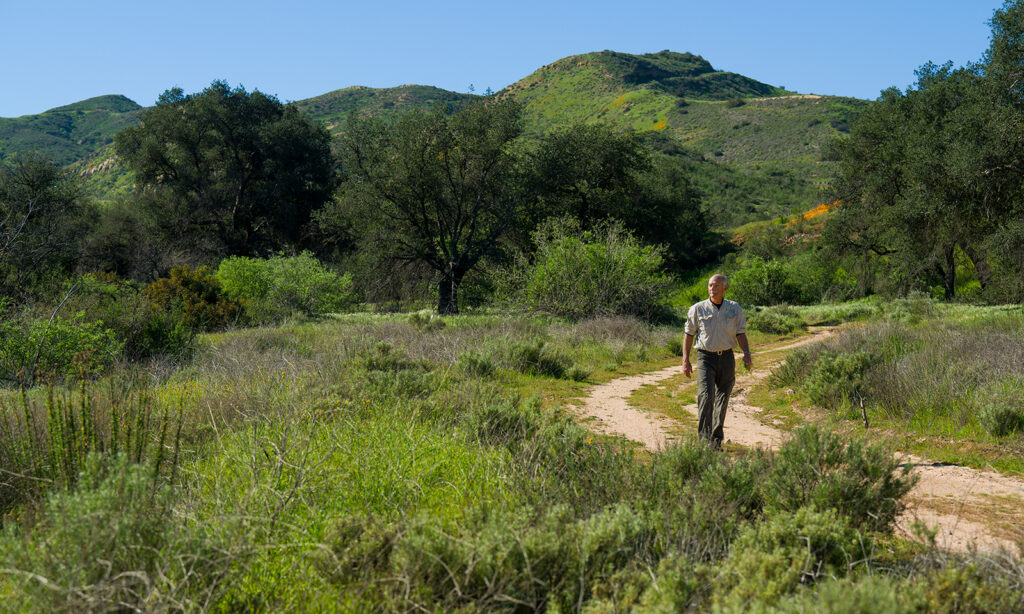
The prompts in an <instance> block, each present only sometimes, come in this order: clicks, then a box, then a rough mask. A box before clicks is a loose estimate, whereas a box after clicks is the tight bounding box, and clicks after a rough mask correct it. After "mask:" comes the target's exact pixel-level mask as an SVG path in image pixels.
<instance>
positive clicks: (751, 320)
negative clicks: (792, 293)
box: [747, 305, 806, 335]
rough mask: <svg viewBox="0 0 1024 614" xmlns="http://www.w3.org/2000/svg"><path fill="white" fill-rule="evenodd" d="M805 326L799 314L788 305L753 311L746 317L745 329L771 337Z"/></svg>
mask: <svg viewBox="0 0 1024 614" xmlns="http://www.w3.org/2000/svg"><path fill="white" fill-rule="evenodd" d="M805 326H806V323H805V322H804V320H803V318H801V317H800V314H799V313H797V312H796V310H794V309H793V308H792V307H789V306H788V305H781V306H775V307H768V308H767V309H755V310H754V311H753V313H751V314H750V315H749V316H748V317H747V328H749V329H751V330H756V331H760V332H762V333H768V334H771V335H786V334H789V333H792V332H794V331H797V330H800V329H802V328H804V327H805Z"/></svg>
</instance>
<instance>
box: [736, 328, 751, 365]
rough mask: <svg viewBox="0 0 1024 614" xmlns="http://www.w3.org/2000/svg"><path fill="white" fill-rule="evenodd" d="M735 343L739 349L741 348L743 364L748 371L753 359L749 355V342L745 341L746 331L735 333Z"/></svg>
mask: <svg viewBox="0 0 1024 614" xmlns="http://www.w3.org/2000/svg"><path fill="white" fill-rule="evenodd" d="M736 343H739V344H740V349H741V350H743V365H744V366H746V367H747V371H749V370H750V369H752V368H753V367H754V359H753V358H751V357H750V344H749V343H747V333H740V334H738V335H736Z"/></svg>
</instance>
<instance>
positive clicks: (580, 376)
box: [565, 365, 593, 382]
mask: <svg viewBox="0 0 1024 614" xmlns="http://www.w3.org/2000/svg"><path fill="white" fill-rule="evenodd" d="M591 373H593V371H591V370H590V369H588V368H586V367H582V366H580V365H573V366H571V367H569V368H568V369H567V370H566V372H565V378H566V379H571V380H572V381H574V382H582V381H584V380H586V379H587V378H588V377H590V374H591Z"/></svg>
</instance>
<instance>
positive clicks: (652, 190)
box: [528, 124, 708, 266]
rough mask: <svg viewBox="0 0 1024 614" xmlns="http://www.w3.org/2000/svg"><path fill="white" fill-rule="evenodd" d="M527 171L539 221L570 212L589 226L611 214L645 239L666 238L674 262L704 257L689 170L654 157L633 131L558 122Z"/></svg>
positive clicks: (704, 225)
mask: <svg viewBox="0 0 1024 614" xmlns="http://www.w3.org/2000/svg"><path fill="white" fill-rule="evenodd" d="M529 175H530V176H529V179H528V181H529V185H530V187H529V190H530V192H531V194H532V195H533V197H534V198H537V199H538V200H539V202H538V212H537V215H538V217H539V218H541V219H543V218H544V217H550V216H555V217H561V216H571V217H574V218H576V219H577V220H578V221H579V223H580V227H581V228H582V229H583V230H593V229H595V228H596V227H597V226H598V225H599V224H600V223H602V222H607V221H608V220H609V219H613V218H614V219H617V220H619V221H620V222H621V223H622V224H623V225H624V227H625V228H626V229H628V230H629V231H630V232H631V233H632V234H634V235H635V236H637V237H639V238H640V239H642V240H643V241H644V242H646V243H652V244H655V243H663V244H665V245H666V247H667V250H666V251H667V255H668V257H669V260H670V261H671V262H672V263H673V264H675V265H677V266H683V265H686V264H692V263H694V262H697V261H699V260H700V259H701V258H702V257H704V256H705V254H703V250H702V249H701V244H702V241H703V240H704V239H705V235H706V234H707V230H708V222H707V216H706V215H705V212H704V210H703V208H702V207H701V200H700V196H699V194H698V193H697V191H696V190H694V189H693V188H692V187H691V185H690V182H689V179H688V175H689V172H688V170H687V169H686V168H685V167H684V166H683V165H682V164H680V163H678V162H677V161H675V160H673V159H671V158H668V157H666V156H658V157H656V158H652V156H651V154H650V153H649V151H648V149H647V147H646V146H645V144H644V142H643V139H642V138H641V137H640V136H639V135H637V134H631V133H620V132H618V131H617V130H616V129H615V128H613V127H611V126H610V125H605V124H578V125H574V126H569V127H565V128H556V129H554V130H552V131H551V132H549V133H547V134H545V135H544V136H542V137H541V138H540V140H539V143H538V144H537V145H536V146H535V148H534V149H533V150H532V154H531V161H530V164H529Z"/></svg>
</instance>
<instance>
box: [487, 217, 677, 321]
mask: <svg viewBox="0 0 1024 614" xmlns="http://www.w3.org/2000/svg"><path fill="white" fill-rule="evenodd" d="M533 240H534V243H535V245H536V251H535V253H533V254H532V262H528V261H527V258H525V257H522V258H520V260H519V261H517V262H515V263H513V264H512V265H511V266H510V267H509V268H508V269H502V270H499V271H497V272H496V273H495V277H496V278H498V280H497V281H499V282H500V283H503V284H507V288H506V289H505V291H504V292H505V293H506V294H508V295H509V297H510V299H511V301H512V303H513V304H515V305H517V306H520V307H522V308H525V309H532V310H536V311H540V312H546V313H551V314H555V315H560V316H566V317H569V318H573V319H577V320H580V319H584V318H592V317H595V316H608V315H634V316H639V317H642V318H646V319H652V318H655V317H657V316H658V315H659V314H664V313H665V311H666V306H665V303H664V297H665V291H666V290H667V288H668V287H669V284H670V283H671V279H670V278H669V277H668V276H667V275H665V273H664V272H663V257H664V256H663V250H661V249H658V248H655V247H650V246H644V245H642V244H640V243H639V242H638V241H637V240H636V239H635V238H634V237H633V236H632V235H631V234H630V233H629V232H627V231H624V230H623V229H622V227H621V225H620V224H618V223H612V224H606V225H604V226H603V227H602V226H598V227H597V228H595V229H594V230H592V231H582V230H581V229H580V225H579V223H578V222H577V221H576V220H575V219H573V218H560V219H553V220H550V221H549V222H547V223H546V224H545V225H543V226H541V227H540V228H538V230H537V231H536V232H535V233H534V239H533Z"/></svg>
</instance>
